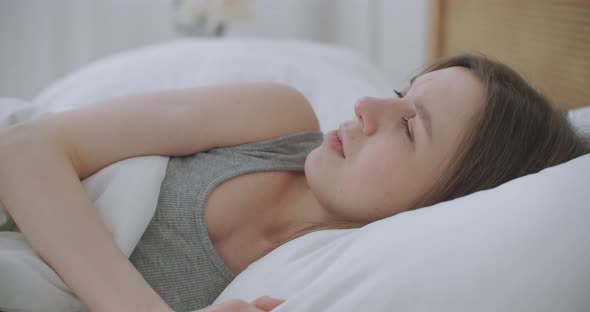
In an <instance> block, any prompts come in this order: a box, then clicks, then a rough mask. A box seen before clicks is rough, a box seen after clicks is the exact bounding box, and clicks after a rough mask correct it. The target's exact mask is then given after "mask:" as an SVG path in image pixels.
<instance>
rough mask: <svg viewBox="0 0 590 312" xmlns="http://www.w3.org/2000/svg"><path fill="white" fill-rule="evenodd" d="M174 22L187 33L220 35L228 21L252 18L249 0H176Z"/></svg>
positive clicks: (179, 29)
mask: <svg viewBox="0 0 590 312" xmlns="http://www.w3.org/2000/svg"><path fill="white" fill-rule="evenodd" d="M174 4H175V7H176V14H175V24H176V28H177V30H178V31H180V32H182V33H185V34H187V35H197V36H220V35H223V32H224V29H225V27H226V25H227V24H228V23H229V22H235V21H244V20H250V19H253V18H254V14H253V12H252V10H251V4H250V1H249V0H176V1H175V2H174Z"/></svg>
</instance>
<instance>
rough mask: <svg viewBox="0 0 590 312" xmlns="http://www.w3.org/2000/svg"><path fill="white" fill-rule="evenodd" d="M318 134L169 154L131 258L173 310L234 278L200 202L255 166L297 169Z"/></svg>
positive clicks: (193, 304)
mask: <svg viewBox="0 0 590 312" xmlns="http://www.w3.org/2000/svg"><path fill="white" fill-rule="evenodd" d="M322 141H323V134H322V133H321V132H319V131H304V132H299V133H295V134H290V135H286V136H282V137H277V138H273V139H269V140H265V141H259V142H254V143H246V144H241V145H235V146H231V147H220V148H214V149H210V150H208V151H205V152H200V153H196V154H194V155H189V156H182V157H171V158H170V160H169V162H168V167H167V169H166V175H165V177H164V180H163V181H162V185H161V188H160V194H159V197H158V205H157V208H156V212H155V213H154V216H153V217H152V220H151V221H150V224H149V225H148V227H147V229H146V231H145V232H144V233H143V236H142V237H141V239H140V241H139V243H138V244H137V246H136V248H135V250H134V251H133V253H132V254H131V256H130V261H131V263H132V264H133V265H134V266H135V267H136V268H137V270H138V271H139V272H140V273H141V274H142V275H143V277H144V278H145V280H146V281H147V282H148V283H149V284H150V285H151V286H152V288H153V289H154V290H155V291H156V292H157V293H158V294H159V295H160V297H162V299H164V301H166V303H167V304H168V305H169V306H170V307H171V308H172V309H174V311H176V312H181V311H193V310H197V309H201V308H204V307H206V306H209V305H211V304H212V303H213V301H215V299H216V298H217V297H218V296H219V294H221V292H222V291H223V290H224V289H225V287H226V286H227V285H228V284H229V283H230V282H231V281H232V280H233V279H234V278H235V275H234V274H233V273H232V272H231V271H230V270H229V269H228V267H227V266H226V265H225V263H224V262H223V261H222V260H221V258H220V257H219V256H218V255H217V253H216V251H215V249H214V247H213V244H212V243H211V240H210V239H209V234H208V232H207V228H206V226H205V213H204V208H205V203H206V201H207V197H208V196H209V194H210V193H211V191H212V190H213V189H214V188H215V187H216V186H217V185H219V184H221V183H222V182H223V181H225V180H228V179H230V178H233V177H236V176H239V175H243V174H246V173H250V172H255V171H272V170H289V171H302V170H303V169H304V163H305V158H306V156H307V154H309V152H311V150H313V149H314V148H316V147H317V146H318V145H320V144H321V143H322Z"/></svg>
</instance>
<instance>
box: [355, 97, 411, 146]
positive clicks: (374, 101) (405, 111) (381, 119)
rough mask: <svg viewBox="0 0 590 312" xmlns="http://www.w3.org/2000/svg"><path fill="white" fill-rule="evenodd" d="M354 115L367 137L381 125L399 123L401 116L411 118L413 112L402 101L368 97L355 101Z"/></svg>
mask: <svg viewBox="0 0 590 312" xmlns="http://www.w3.org/2000/svg"><path fill="white" fill-rule="evenodd" d="M354 113H355V115H356V117H357V118H358V119H359V121H360V122H361V127H362V130H363V133H364V134H365V135H367V136H370V135H373V134H374V133H375V132H376V131H377V129H378V128H379V127H380V126H381V125H384V124H387V123H389V124H393V123H395V122H401V117H403V116H413V110H412V109H411V107H410V106H409V105H408V104H407V103H405V101H403V99H397V98H374V97H368V96H366V97H362V98H360V99H358V100H357V101H356V103H355V105H354Z"/></svg>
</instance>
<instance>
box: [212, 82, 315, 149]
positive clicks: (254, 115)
mask: <svg viewBox="0 0 590 312" xmlns="http://www.w3.org/2000/svg"><path fill="white" fill-rule="evenodd" d="M228 87H229V88H231V89H228V91H229V92H236V94H238V95H239V96H240V97H241V98H242V100H241V101H236V103H235V105H231V106H228V107H232V110H233V111H234V112H233V113H234V114H232V115H233V117H228V118H227V119H225V123H226V125H225V127H223V128H219V129H217V133H218V135H216V138H217V139H218V140H219V141H218V142H216V143H217V144H213V145H222V146H229V145H237V144H241V143H248V142H254V141H261V140H266V139H270V138H274V137H278V136H283V135H288V134H292V133H297V132H302V131H307V130H314V131H319V130H320V124H319V120H318V118H317V116H316V114H315V112H314V110H313V107H312V105H311V104H310V102H309V100H308V99H307V98H306V97H305V96H304V95H303V93H301V92H300V91H299V90H297V89H296V88H294V87H291V86H289V85H286V84H280V83H247V84H243V85H233V86H228ZM238 102H239V103H238ZM235 113H237V114H238V115H235ZM233 118H236V119H235V122H236V123H235V124H234V125H235V127H237V128H236V129H232V128H233V127H231V126H229V124H231V123H232V122H231V120H232V119H233ZM224 132H226V133H227V135H225V136H224V135H223V133H224Z"/></svg>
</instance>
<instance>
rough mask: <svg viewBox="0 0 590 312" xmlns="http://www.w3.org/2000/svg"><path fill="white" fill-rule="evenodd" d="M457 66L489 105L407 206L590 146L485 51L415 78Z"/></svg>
mask: <svg viewBox="0 0 590 312" xmlns="http://www.w3.org/2000/svg"><path fill="white" fill-rule="evenodd" d="M454 66H460V67H464V68H467V69H469V70H471V72H472V73H473V74H475V76H476V77H477V78H479V80H480V81H481V82H482V84H483V85H484V88H485V92H486V104H485V107H484V108H483V110H482V111H481V112H480V113H479V114H478V115H477V116H476V117H475V118H474V119H473V120H472V121H471V122H472V129H473V131H468V133H466V135H465V136H464V137H463V138H462V141H461V143H460V145H459V148H458V150H457V151H456V154H455V157H453V159H452V160H451V161H450V163H449V164H448V165H447V167H446V168H445V170H444V171H443V174H442V175H441V176H440V177H439V178H438V179H437V181H436V182H435V184H434V187H433V188H432V189H431V190H430V191H429V192H427V193H426V194H424V196H423V197H422V198H420V199H418V200H417V202H416V204H415V205H414V207H408V210H412V209H417V208H420V207H426V206H431V205H434V204H436V203H440V202H443V201H448V200H452V199H455V198H457V197H461V196H465V195H468V194H471V193H474V192H477V191H481V190H486V189H490V188H494V187H496V186H498V185H500V184H502V183H504V182H507V181H510V180H512V179H516V178H518V177H521V176H524V175H527V174H532V173H536V172H538V171H540V170H542V169H544V168H548V167H551V166H555V165H558V164H561V163H563V162H566V161H568V160H571V159H574V158H576V157H578V156H581V155H584V154H586V153H588V152H589V151H590V147H589V146H590V145H589V143H588V139H587V138H584V137H582V136H580V135H579V134H578V133H577V132H576V131H575V130H574V129H573V128H572V126H571V124H570V123H569V121H568V119H567V117H566V115H565V114H564V113H563V112H560V111H559V110H557V109H556V108H554V106H553V105H552V104H551V102H550V101H549V99H548V98H546V97H545V96H543V95H542V94H541V93H540V92H538V91H537V90H535V89H534V88H533V87H532V86H531V85H529V84H528V83H527V82H526V81H525V80H524V79H523V78H522V77H521V76H520V75H519V74H518V73H517V72H515V71H514V70H512V69H511V68H510V67H508V66H506V65H504V64H502V63H500V62H498V61H495V60H492V59H490V58H488V57H486V56H483V55H475V54H461V55H457V56H453V57H450V58H447V59H443V60H441V61H439V62H437V63H435V64H433V65H431V66H429V67H427V68H426V69H424V70H423V71H422V72H421V73H420V74H418V75H417V76H416V77H418V76H420V75H423V74H425V73H428V72H432V71H436V70H440V69H444V68H448V67H454ZM416 77H415V78H416ZM364 225H365V224H360V223H352V222H339V223H330V224H314V225H311V226H309V227H307V228H305V229H304V230H302V231H300V232H299V233H296V234H295V235H293V236H292V237H291V238H289V239H288V240H287V241H290V240H293V239H295V238H297V237H299V236H302V235H304V234H307V233H310V232H313V231H318V230H326V229H349V228H358V227H362V226H364Z"/></svg>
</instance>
